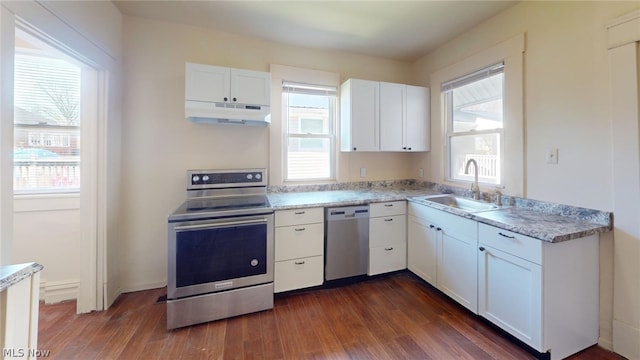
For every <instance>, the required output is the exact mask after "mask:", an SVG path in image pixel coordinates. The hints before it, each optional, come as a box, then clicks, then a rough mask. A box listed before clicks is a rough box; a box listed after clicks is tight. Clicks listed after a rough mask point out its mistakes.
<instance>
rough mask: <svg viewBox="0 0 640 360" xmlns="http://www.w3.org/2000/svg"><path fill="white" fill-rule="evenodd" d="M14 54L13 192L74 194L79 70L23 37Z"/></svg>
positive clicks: (56, 53)
mask: <svg viewBox="0 0 640 360" xmlns="http://www.w3.org/2000/svg"><path fill="white" fill-rule="evenodd" d="M18 33H19V32H18ZM15 51H16V53H15V71H14V73H15V88H14V89H15V90H14V106H15V112H14V114H15V115H14V146H13V149H14V150H13V164H14V166H13V169H14V175H13V176H14V181H13V188H14V192H15V193H30V194H31V193H38V194H42V193H58V192H68V191H79V189H80V95H81V94H80V88H81V86H80V85H81V72H82V68H81V67H80V66H78V65H76V64H74V63H71V62H70V61H69V60H67V59H68V58H67V57H66V56H65V55H64V54H62V53H61V52H60V51H57V50H54V49H52V48H49V47H47V46H41V44H40V43H39V42H37V41H30V38H28V37H24V38H22V37H17V38H16V50H15Z"/></svg>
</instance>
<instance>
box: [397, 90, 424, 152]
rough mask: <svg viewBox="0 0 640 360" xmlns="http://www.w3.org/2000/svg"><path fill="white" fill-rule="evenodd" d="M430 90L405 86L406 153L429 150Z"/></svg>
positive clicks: (404, 145) (404, 127) (404, 129)
mask: <svg viewBox="0 0 640 360" xmlns="http://www.w3.org/2000/svg"><path fill="white" fill-rule="evenodd" d="M430 109H431V106H430V90H429V88H426V87H421V86H413V85H407V86H406V106H405V113H406V117H405V121H404V126H403V127H402V128H403V131H404V144H403V147H406V148H407V149H403V150H407V151H429V150H431V121H430V119H431V111H430Z"/></svg>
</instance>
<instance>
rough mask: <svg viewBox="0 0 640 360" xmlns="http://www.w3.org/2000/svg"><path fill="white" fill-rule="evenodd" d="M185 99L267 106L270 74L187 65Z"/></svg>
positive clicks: (211, 66) (269, 94)
mask: <svg viewBox="0 0 640 360" xmlns="http://www.w3.org/2000/svg"><path fill="white" fill-rule="evenodd" d="M185 76H186V79H185V100H188V101H189V100H191V101H202V102H212V103H239V104H251V105H264V106H269V105H270V102H271V73H268V72H263V71H251V70H243V69H233V68H228V67H221V66H213V65H204V64H193V63H187V64H186V73H185Z"/></svg>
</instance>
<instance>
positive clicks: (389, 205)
mask: <svg viewBox="0 0 640 360" xmlns="http://www.w3.org/2000/svg"><path fill="white" fill-rule="evenodd" d="M384 206H385V207H393V204H384Z"/></svg>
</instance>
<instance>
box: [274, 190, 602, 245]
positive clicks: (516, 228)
mask: <svg viewBox="0 0 640 360" xmlns="http://www.w3.org/2000/svg"><path fill="white" fill-rule="evenodd" d="M467 192H468V191H467V190H464V189H457V188H452V187H447V186H440V185H437V184H432V183H420V182H416V181H404V180H403V181H391V182H388V181H385V182H362V183H349V184H337V185H329V186H322V185H320V186H306V187H275V188H273V187H272V188H271V189H270V192H269V194H268V196H269V201H270V202H271V206H272V207H273V208H274V209H275V210H285V209H299V208H310V207H331V206H351V205H361V204H368V203H375V202H386V201H398V200H408V201H411V202H415V203H419V204H423V205H426V206H430V207H433V208H437V209H440V210H443V211H447V212H449V213H452V214H455V215H458V216H462V217H465V218H469V219H472V220H475V221H478V222H481V223H485V224H488V225H492V226H496V227H499V228H502V229H505V230H509V231H513V232H516V233H519V234H523V235H527V236H530V237H533V238H537V239H540V240H544V241H548V242H560V241H566V240H571V239H577V238H581V237H585V236H589V235H592V234H597V233H601V232H607V231H610V230H611V228H612V222H613V215H612V214H611V213H610V212H604V211H599V210H592V209H585V208H579V207H573V206H567V205H560V204H553V203H546V202H541V201H536V200H530V199H523V198H516V197H509V196H504V195H503V203H505V204H508V205H507V206H504V207H502V208H501V209H498V210H490V211H482V212H475V213H469V212H466V211H462V210H459V209H456V208H452V207H448V206H445V205H440V204H437V203H433V202H429V201H426V200H425V197H428V196H433V195H440V194H443V193H454V194H456V195H457V196H466V197H468V195H469V194H467ZM489 195H490V194H484V193H483V198H485V199H487V198H489Z"/></svg>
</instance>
